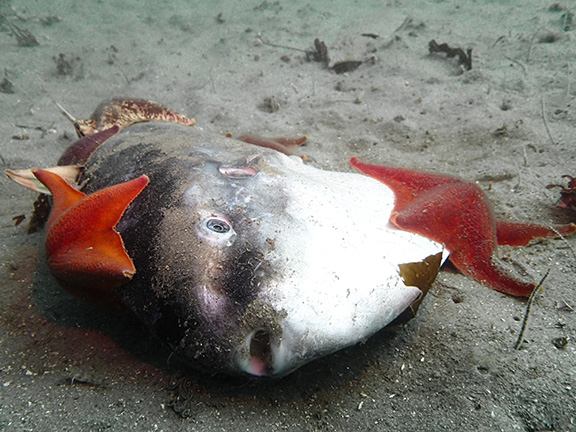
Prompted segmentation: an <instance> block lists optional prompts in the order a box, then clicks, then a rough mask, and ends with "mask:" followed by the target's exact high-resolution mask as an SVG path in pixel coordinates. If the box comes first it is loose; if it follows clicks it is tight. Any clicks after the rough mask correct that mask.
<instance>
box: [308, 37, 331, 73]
mask: <svg viewBox="0 0 576 432" xmlns="http://www.w3.org/2000/svg"><path fill="white" fill-rule="evenodd" d="M306 60H308V61H315V62H319V63H322V64H323V65H324V67H328V63H330V57H329V56H328V47H327V46H326V44H325V43H324V41H321V40H320V39H318V38H316V39H314V49H313V50H307V51H306Z"/></svg>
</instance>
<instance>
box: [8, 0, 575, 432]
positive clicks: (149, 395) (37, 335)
mask: <svg viewBox="0 0 576 432" xmlns="http://www.w3.org/2000/svg"><path fill="white" fill-rule="evenodd" d="M208 3H210V5H209V6H208ZM0 4H1V5H2V7H1V9H0V13H1V14H2V15H3V16H4V18H5V21H4V22H5V23H6V22H7V21H9V22H10V23H12V24H16V25H17V26H18V27H19V28H22V29H27V30H28V31H29V32H30V33H31V34H33V35H34V36H35V37H36V39H37V40H38V42H39V45H38V46H36V47H21V46H18V44H17V40H16V39H15V38H14V37H11V36H10V33H9V32H8V31H7V27H6V24H4V26H3V31H2V32H1V33H0V65H1V67H2V71H0V73H3V74H4V76H5V77H6V78H7V79H8V80H9V81H10V82H11V83H12V85H13V87H12V89H13V93H6V92H2V93H0V101H1V102H0V119H1V121H0V161H1V163H2V166H3V167H4V168H6V167H10V168H26V167H32V166H40V167H43V166H51V165H54V164H55V162H56V160H57V159H58V157H59V155H60V154H61V153H62V152H63V150H64V149H65V148H66V147H67V146H68V145H70V144H71V143H72V142H73V140H74V130H73V127H72V125H71V124H70V123H69V122H68V120H67V119H65V118H64V117H63V116H62V115H61V114H60V113H59V111H58V109H57V108H56V106H55V104H54V102H58V103H60V104H61V105H62V106H64V107H65V108H66V109H67V110H68V111H69V112H71V113H72V114H73V115H75V116H76V117H78V118H86V117H88V116H89V115H90V114H91V112H92V110H93V109H94V108H95V107H96V105H97V104H98V103H99V102H100V101H101V100H103V99H106V98H109V97H113V96H130V97H143V98H148V99H152V100H156V101H160V102H162V103H164V104H166V105H168V106H170V107H172V108H174V109H176V110H179V111H181V112H182V113H184V114H187V115H189V116H192V117H195V118H196V120H197V125H198V127H202V128H204V129H205V130H209V131H213V132H215V133H217V134H224V133H226V132H229V131H230V132H232V133H234V134H235V135H238V134H240V133H246V132H250V133H255V134H261V135H265V136H298V135H301V134H307V135H308V136H309V142H308V144H307V145H306V146H305V147H303V148H302V149H300V150H299V151H298V153H299V154H305V155H306V156H307V157H308V159H307V163H310V164H312V165H314V166H316V167H320V168H325V169H331V170H338V171H352V169H351V168H350V167H349V165H348V159H349V158H350V156H352V155H355V156H358V157H359V158H360V159H363V160H367V161H370V162H375V163H382V164H390V165H395V166H402V167H407V168H414V169H423V170H429V171H434V172H439V173H441V172H443V173H451V174H454V175H459V176H462V177H464V178H467V179H470V180H474V181H478V182H479V184H480V186H481V187H482V188H483V189H484V190H486V191H487V193H488V194H489V196H490V198H491V199H492V201H493V203H494V207H495V212H496V214H497V215H498V216H499V217H502V218H506V219H513V220H531V221H540V222H543V223H553V222H566V221H569V220H570V219H572V220H574V218H575V215H574V213H569V212H565V211H561V210H559V209H557V208H556V207H555V204H556V201H557V199H558V198H559V190H558V189H552V190H548V189H546V188H545V186H546V185H548V184H550V183H558V182H561V181H562V179H561V175H563V174H572V175H576V167H575V156H576V147H575V146H576V107H575V96H576V82H575V81H576V80H575V74H576V61H575V60H576V44H575V37H576V31H575V28H576V22H575V21H574V20H575V19H576V17H575V16H574V14H575V13H576V8H575V4H574V3H573V2H559V3H552V2H542V1H539V0H523V1H520V0H516V1H512V0H508V1H506V0H504V1H490V0H476V1H474V0H466V1H459V2H452V1H441V0H438V1H425V0H418V1H402V0H397V1H373V0H363V1H361V2H360V1H356V2H345V1H342V0H339V1H315V2H303V1H294V2H289V1H284V0H282V1H274V0H256V1H252V0H251V1H245V2H235V1H230V0H228V1H225V0H213V1H211V2H193V1H184V0H180V1H135V0H134V1H120V0H106V1H82V2H78V1H73V0H58V1H50V2H46V1H40V0H37V1H33V0H28V1H12V2H6V1H3V2H0ZM363 34H373V35H378V36H379V37H377V38H371V37H367V36H363ZM315 38H319V39H320V40H322V41H325V43H326V45H327V47H328V50H329V55H330V57H331V63H334V62H337V61H341V60H360V61H363V64H362V65H361V66H360V67H359V68H358V69H357V70H355V71H351V72H348V73H346V74H336V73H334V72H333V71H331V70H328V69H326V68H323V67H322V65H321V64H320V63H317V62H308V61H306V59H305V54H304V53H303V52H302V51H298V50H291V49H287V48H280V47H274V46H270V45H269V44H276V45H285V46H290V47H294V48H298V49H300V50H306V49H311V48H312V46H313V41H314V39H315ZM431 39H435V40H436V41H438V42H439V43H442V42H446V43H448V44H450V45H451V46H454V47H462V48H464V49H466V48H472V49H473V68H472V70H471V71H466V72H464V73H460V72H461V70H460V69H459V67H458V64H457V61H456V60H454V59H452V60H449V59H446V58H445V57H443V56H430V55H428V42H429V41H430V40H431ZM263 42H266V43H268V44H265V43H263ZM62 56H64V57H62ZM59 58H63V59H64V60H65V61H66V63H67V64H65V63H62V62H60V71H59V69H58V61H57V60H58V59H59ZM65 66H70V67H69V68H68V67H65ZM271 98H272V99H273V100H274V101H276V103H277V105H276V104H274V103H273V105H274V106H275V109H270V107H271V105H270V102H269V101H270V100H271ZM547 129H548V130H547ZM0 188H1V193H2V206H1V215H0V226H1V236H2V239H1V240H0V244H1V245H2V246H1V249H0V251H1V254H2V256H1V259H0V268H1V272H2V273H1V276H0V278H1V279H0V280H1V281H2V283H1V285H0V313H1V318H0V328H1V333H0V430H6V431H46V430H58V431H62V432H64V431H78V430H81V431H104V430H114V431H116V430H118V431H122V430H137V431H174V430H178V431H194V430H198V431H200V430H201V431H241V430H242V431H275V430H304V431H312V430H336V431H344V430H395V431H429V430H459V431H496V430H502V431H513V430H519V431H552V430H553V431H567V430H576V382H575V375H576V355H575V353H576V312H572V311H570V310H567V308H561V307H559V306H560V305H562V304H564V303H567V304H569V305H571V306H573V307H576V290H575V285H576V273H575V270H576V258H575V255H574V254H573V252H572V250H571V248H570V246H569V245H571V247H572V248H574V247H576V243H575V242H576V238H569V239H567V241H568V244H569V245H568V244H567V243H566V242H565V241H563V240H549V241H542V242H537V243H535V244H533V245H530V246H529V247H525V248H500V249H499V262H500V263H501V265H502V266H504V267H505V268H507V269H508V270H509V271H511V272H513V273H514V274H516V275H517V276H518V277H523V278H525V279H526V280H538V279H540V278H541V277H542V276H543V274H544V273H545V272H546V271H547V270H548V269H550V275H549V277H548V279H547V280H546V282H545V289H544V292H543V294H542V295H541V296H540V297H539V298H538V299H537V301H536V302H535V304H534V307H533V309H532V313H531V316H530V321H529V326H528V330H527V333H526V341H525V343H524V344H523V345H522V349H520V350H514V349H513V345H514V342H515V341H516V338H517V336H518V333H519V329H520V324H521V322H520V321H521V318H522V316H523V313H524V310H525V307H526V302H525V301H523V300H519V299H516V298H512V297H509V296H506V295H503V294H501V293H498V292H496V291H493V290H491V289H489V288H486V287H484V286H481V285H480V284H478V283H477V282H475V281H474V280H472V279H469V278H467V277H464V276H462V275H461V274H458V273H457V272H455V271H443V272H441V274H440V275H439V278H438V280H437V283H436V286H435V288H434V289H433V292H432V293H431V295H429V296H428V297H427V298H426V301H425V302H424V304H423V306H422V307H421V309H420V311H419V314H418V316H417V317H416V318H415V319H413V320H412V321H410V322H409V323H408V324H406V325H405V326H403V327H396V328H391V329H386V330H384V331H383V332H381V333H380V334H378V335H376V336H375V337H373V338H372V339H370V340H369V341H368V342H367V343H365V344H363V345H362V346H357V347H353V348H351V349H348V350H345V351H343V352H339V353H337V354H334V355H331V356H328V357H326V358H324V359H321V360H319V361H316V362H313V363H311V364H309V365H307V366H305V367H303V368H301V369H300V370H298V371H296V372H295V373H293V374H292V375H289V376H288V377H286V378H284V379H282V380H279V381H265V382H263V383H258V382H253V381H244V380H238V379H230V378H226V377H217V376H216V377H210V376H206V375H202V374H199V373H197V372H194V371H191V370H186V369H184V368H183V367H182V366H181V365H180V364H179V363H178V362H177V361H175V360H174V359H171V358H169V357H168V353H167V352H164V351H163V350H162V348H161V347H160V345H159V343H158V342H157V341H156V340H154V339H152V338H150V337H149V336H148V335H147V333H146V331H145V330H143V329H142V328H141V327H140V326H139V324H138V323H136V322H135V321H134V320H133V319H132V318H131V317H130V316H127V315H126V314H125V315H120V314H117V315H114V314H104V313H102V312H99V311H96V310H93V309H91V308H90V307H88V306H84V305H82V304H81V303H79V302H78V301H76V300H75V299H72V298H71V297H70V296H68V294H66V293H62V292H61V291H60V290H59V289H58V287H57V286H56V285H55V283H54V282H53V280H52V279H51V277H50V275H49V274H48V272H47V271H46V268H45V266H44V264H43V255H42V254H43V252H42V246H41V245H42V239H43V234H42V233H37V234H33V235H27V234H26V222H24V223H22V224H21V225H19V226H14V221H13V220H12V218H13V217H14V216H17V215H21V214H25V215H28V216H30V212H31V205H32V202H33V200H34V199H35V194H34V193H32V192H30V191H27V190H24V189H22V188H20V187H19V186H17V185H15V184H13V183H11V182H10V181H9V180H8V179H6V178H4V179H3V180H2V181H1V183H0ZM360 199H362V200H370V197H369V196H361V193H360V192H359V200H360ZM562 341H564V342H567V343H565V344H564V345H563V346H562V344H561V342H562ZM554 342H556V344H555V343H554ZM556 345H558V346H560V348H558V347H557V346H556Z"/></svg>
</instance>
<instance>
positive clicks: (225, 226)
mask: <svg viewBox="0 0 576 432" xmlns="http://www.w3.org/2000/svg"><path fill="white" fill-rule="evenodd" d="M206 228H208V229H209V230H210V231H213V232H215V233H217V234H226V233H227V232H229V231H230V230H231V229H232V227H231V226H230V224H229V223H228V222H226V221H223V220H222V219H217V218H211V219H208V220H207V221H206Z"/></svg>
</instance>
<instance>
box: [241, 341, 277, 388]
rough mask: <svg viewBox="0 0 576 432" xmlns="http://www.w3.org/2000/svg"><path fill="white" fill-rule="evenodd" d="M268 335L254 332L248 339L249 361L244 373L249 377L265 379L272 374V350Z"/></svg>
mask: <svg viewBox="0 0 576 432" xmlns="http://www.w3.org/2000/svg"><path fill="white" fill-rule="evenodd" d="M270 339H271V336H270V333H269V332H267V331H266V330H256V331H255V332H254V334H253V335H252V337H251V339H250V345H249V348H250V350H249V356H250V357H249V361H248V365H247V368H246V372H248V373H249V374H250V375H254V376H259V377H266V376H272V375H273V374H274V367H273V350H272V345H271V343H270Z"/></svg>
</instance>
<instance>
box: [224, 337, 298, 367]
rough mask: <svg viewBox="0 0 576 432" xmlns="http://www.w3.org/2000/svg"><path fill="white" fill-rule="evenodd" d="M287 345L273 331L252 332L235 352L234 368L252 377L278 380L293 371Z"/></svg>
mask: <svg viewBox="0 0 576 432" xmlns="http://www.w3.org/2000/svg"><path fill="white" fill-rule="evenodd" d="M288 345H289V344H286V341H285V340H283V338H282V337H280V336H278V335H277V334H276V333H275V332H273V331H269V330H267V329H264V328H260V329H257V330H253V331H252V332H250V333H249V334H248V335H247V336H246V338H245V339H244V342H243V343H242V344H241V346H240V347H239V349H238V350H237V351H236V355H235V364H236V368H237V369H238V370H239V371H241V372H242V373H245V374H248V375H250V376H253V377H261V378H271V377H273V378H280V377H282V376H284V375H286V373H287V372H290V371H291V370H293V368H291V362H290V359H291V357H292V354H291V350H290V348H289V346H288Z"/></svg>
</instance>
